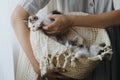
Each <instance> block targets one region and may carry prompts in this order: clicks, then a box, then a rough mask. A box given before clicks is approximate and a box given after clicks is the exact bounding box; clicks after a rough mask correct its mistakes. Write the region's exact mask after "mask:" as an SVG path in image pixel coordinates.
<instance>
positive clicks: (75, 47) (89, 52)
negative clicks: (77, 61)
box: [65, 39, 112, 58]
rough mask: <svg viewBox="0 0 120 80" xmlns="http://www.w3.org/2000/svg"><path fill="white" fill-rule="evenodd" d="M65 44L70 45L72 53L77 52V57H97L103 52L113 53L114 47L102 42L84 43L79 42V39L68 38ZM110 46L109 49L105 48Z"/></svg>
mask: <svg viewBox="0 0 120 80" xmlns="http://www.w3.org/2000/svg"><path fill="white" fill-rule="evenodd" d="M65 45H66V46H67V47H68V49H69V51H70V52H71V53H75V54H74V56H75V58H80V57H95V56H97V55H99V54H102V53H103V52H107V51H108V53H111V54H112V49H111V48H110V47H109V46H107V45H106V44H105V43H101V44H99V45H83V44H78V42H77V39H74V40H68V41H67V42H66V43H65ZM107 47H108V49H107V50H105V49H106V48H107Z"/></svg>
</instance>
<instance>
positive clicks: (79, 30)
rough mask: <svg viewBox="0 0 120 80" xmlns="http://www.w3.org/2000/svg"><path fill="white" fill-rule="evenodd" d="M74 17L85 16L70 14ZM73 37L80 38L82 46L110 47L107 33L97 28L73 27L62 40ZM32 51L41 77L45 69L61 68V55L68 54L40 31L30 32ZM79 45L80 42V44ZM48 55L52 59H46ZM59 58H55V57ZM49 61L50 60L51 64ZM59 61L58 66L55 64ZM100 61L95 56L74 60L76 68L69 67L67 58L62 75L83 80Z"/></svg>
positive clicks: (69, 61)
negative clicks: (103, 45) (100, 45)
mask: <svg viewBox="0 0 120 80" xmlns="http://www.w3.org/2000/svg"><path fill="white" fill-rule="evenodd" d="M70 14H74V15H86V14H84V13H75V12H74V13H70ZM75 36H77V37H79V38H80V40H81V38H82V43H84V44H95V45H98V44H100V43H106V45H110V40H109V37H108V35H107V32H106V31H105V30H104V29H99V28H85V27H77V26H76V27H73V28H71V29H70V32H69V33H68V34H67V35H65V36H64V39H72V38H74V37H75ZM30 37H31V38H30V40H31V45H32V49H33V51H34V55H35V57H36V59H37V60H38V62H39V63H40V69H41V71H42V75H44V74H45V73H46V70H45V69H47V68H53V67H56V66H57V67H62V66H63V65H64V62H65V60H64V59H65V58H64V56H63V54H66V53H68V52H67V48H66V46H64V45H62V44H60V43H59V42H57V41H55V40H53V39H51V38H50V37H48V36H47V35H45V34H44V33H43V32H42V31H41V30H39V31H36V32H31V35H30ZM80 43H81V42H80ZM49 54H52V56H51V57H49V58H52V59H53V60H52V59H48V56H49ZM58 54H60V55H59V57H57V55H58ZM55 57H56V58H55ZM49 60H52V61H51V62H50V61H49ZM57 61H59V64H58V63H57ZM100 61H101V60H100V59H99V58H98V57H97V56H96V58H95V59H88V58H80V59H76V60H75V62H76V66H75V67H72V66H71V57H69V58H68V62H67V65H66V66H65V69H66V70H67V72H66V73H62V74H63V75H65V76H68V77H72V78H76V79H83V78H85V77H86V76H87V75H88V74H89V73H90V72H91V71H92V70H93V69H94V68H95V67H96V65H97V64H98V63H99V62H100Z"/></svg>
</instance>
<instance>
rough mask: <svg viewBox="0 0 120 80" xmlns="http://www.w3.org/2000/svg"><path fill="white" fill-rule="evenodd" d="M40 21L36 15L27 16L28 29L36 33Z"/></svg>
mask: <svg viewBox="0 0 120 80" xmlns="http://www.w3.org/2000/svg"><path fill="white" fill-rule="evenodd" d="M41 24H42V20H40V19H39V18H38V17H37V16H36V15H32V16H29V18H28V27H29V28H30V30H32V31H36V30H38V29H39V28H40V27H41Z"/></svg>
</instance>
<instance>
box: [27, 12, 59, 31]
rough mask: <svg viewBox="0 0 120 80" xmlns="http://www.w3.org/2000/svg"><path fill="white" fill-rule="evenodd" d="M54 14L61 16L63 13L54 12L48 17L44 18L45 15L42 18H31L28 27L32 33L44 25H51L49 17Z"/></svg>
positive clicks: (34, 16) (33, 16)
mask: <svg viewBox="0 0 120 80" xmlns="http://www.w3.org/2000/svg"><path fill="white" fill-rule="evenodd" d="M53 14H61V13H60V12H58V11H56V10H54V11H52V12H51V13H50V14H49V15H47V16H44V15H43V16H41V17H38V16H36V15H32V16H29V18H28V27H29V28H30V30H31V31H36V30H38V29H40V28H41V27H42V26H43V25H49V24H51V23H52V21H51V20H50V19H49V16H50V15H53Z"/></svg>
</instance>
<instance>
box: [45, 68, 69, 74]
mask: <svg viewBox="0 0 120 80" xmlns="http://www.w3.org/2000/svg"><path fill="white" fill-rule="evenodd" d="M47 72H48V73H51V72H59V73H64V72H67V71H66V70H65V69H63V68H53V69H49V70H48V71H47Z"/></svg>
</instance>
